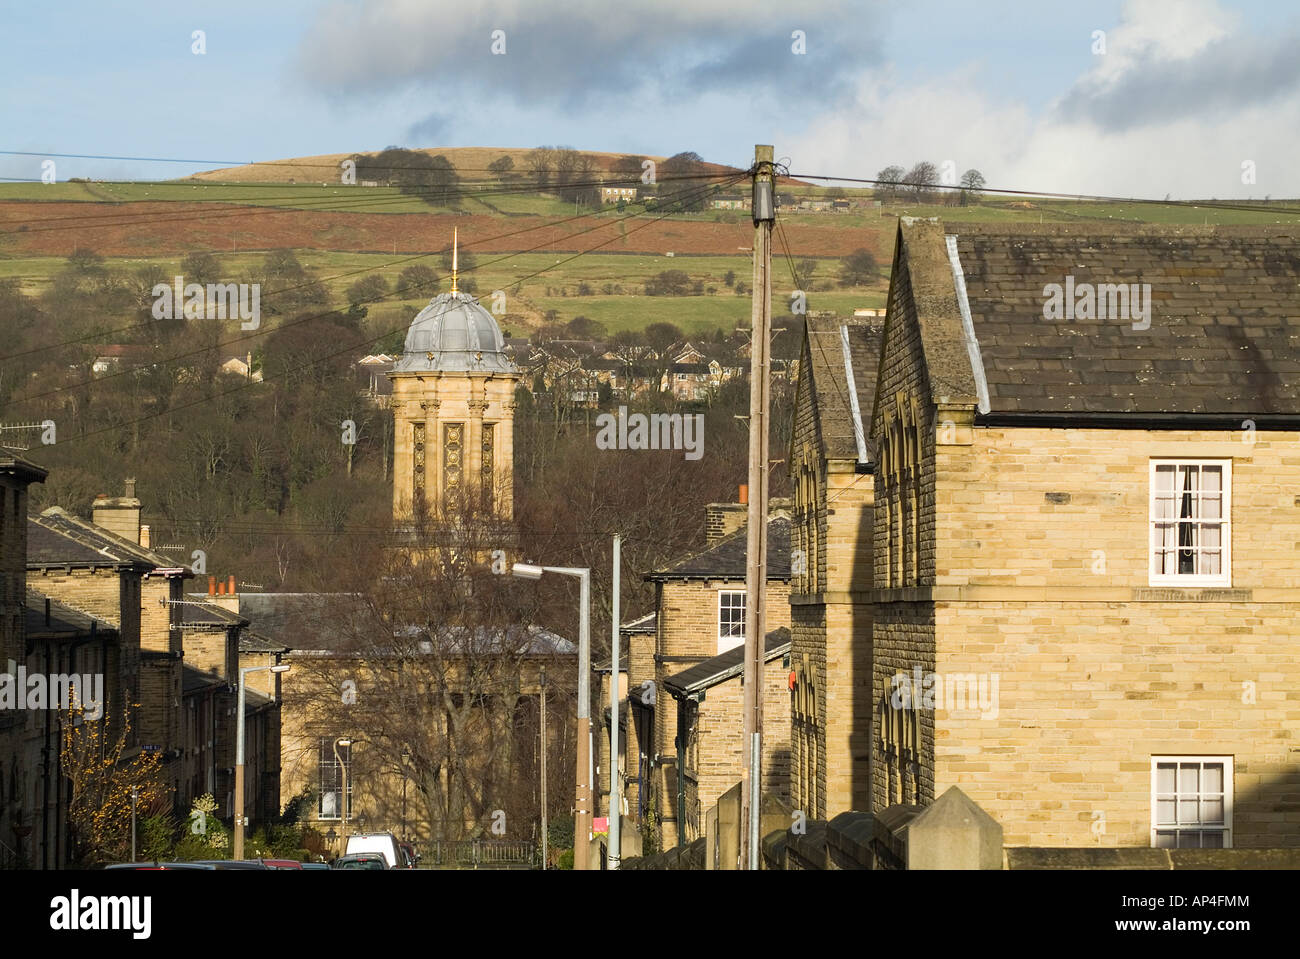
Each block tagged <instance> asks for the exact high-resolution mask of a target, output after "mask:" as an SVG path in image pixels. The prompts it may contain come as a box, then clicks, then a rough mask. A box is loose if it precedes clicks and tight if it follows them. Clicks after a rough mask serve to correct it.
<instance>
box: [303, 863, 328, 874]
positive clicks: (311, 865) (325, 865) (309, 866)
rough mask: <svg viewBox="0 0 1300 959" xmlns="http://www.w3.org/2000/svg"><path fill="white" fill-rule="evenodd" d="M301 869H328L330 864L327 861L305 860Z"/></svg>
mask: <svg viewBox="0 0 1300 959" xmlns="http://www.w3.org/2000/svg"><path fill="white" fill-rule="evenodd" d="M302 868H303V869H324V870H325V871H326V872H328V871H329V868H330V865H329V863H327V862H305V863H303V864H302Z"/></svg>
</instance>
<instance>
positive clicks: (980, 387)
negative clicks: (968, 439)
mask: <svg viewBox="0 0 1300 959" xmlns="http://www.w3.org/2000/svg"><path fill="white" fill-rule="evenodd" d="M944 242H945V243H947V245H948V262H949V263H951V264H952V285H953V288H954V289H955V290H956V291H957V305H958V306H959V307H960V308H961V331H962V334H963V335H964V336H965V338H966V352H967V354H969V356H970V368H971V372H972V373H974V374H975V395H976V396H977V397H978V398H979V409H980V412H981V413H987V412H988V411H989V408H990V407H989V384H988V381H987V380H985V379H984V358H983V357H982V356H980V344H979V340H977V339H975V322H974V321H973V320H972V319H971V315H970V301H969V300H968V299H966V273H965V271H964V270H963V269H962V268H961V258H960V257H958V256H957V237H956V236H955V235H954V234H951V233H950V234H948V235H947V236H945V237H944Z"/></svg>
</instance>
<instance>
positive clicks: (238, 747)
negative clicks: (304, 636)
mask: <svg viewBox="0 0 1300 959" xmlns="http://www.w3.org/2000/svg"><path fill="white" fill-rule="evenodd" d="M268 669H269V670H270V671H271V672H273V673H287V672H288V671H289V667H288V665H287V664H282V665H277V666H244V667H242V668H241V669H240V670H239V704H238V705H237V706H236V707H235V842H234V851H233V854H232V857H231V858H233V859H243V858H244V677H245V676H247V675H248V674H249V673H260V672H262V671H263V670H268Z"/></svg>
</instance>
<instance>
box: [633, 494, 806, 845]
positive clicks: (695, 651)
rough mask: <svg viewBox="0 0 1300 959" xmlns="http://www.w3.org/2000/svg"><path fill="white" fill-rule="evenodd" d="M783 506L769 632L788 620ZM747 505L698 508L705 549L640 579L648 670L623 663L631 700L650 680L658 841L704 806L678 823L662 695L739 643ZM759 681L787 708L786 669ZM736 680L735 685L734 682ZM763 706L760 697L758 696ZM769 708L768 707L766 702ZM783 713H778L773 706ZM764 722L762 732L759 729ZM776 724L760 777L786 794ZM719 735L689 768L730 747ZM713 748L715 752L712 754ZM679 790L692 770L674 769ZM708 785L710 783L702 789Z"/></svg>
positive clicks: (773, 560)
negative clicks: (650, 622)
mask: <svg viewBox="0 0 1300 959" xmlns="http://www.w3.org/2000/svg"><path fill="white" fill-rule="evenodd" d="M786 506H788V503H786V502H784V501H780V500H773V501H772V503H771V508H770V511H769V519H768V530H767V543H768V553H767V610H766V614H767V625H768V627H769V629H770V630H773V631H774V630H777V629H779V628H781V627H787V628H788V627H789V625H790V601H789V597H790V518H789V514H788V512H786V511H785V509H784V507H786ZM747 510H748V506H747V504H745V503H717V504H713V505H710V506H709V507H707V508H706V530H707V532H706V544H707V545H706V548H705V549H704V550H703V551H701V552H700V553H698V554H696V555H694V556H691V557H688V558H687V559H684V560H682V561H681V562H678V563H676V564H674V565H673V566H671V567H668V568H667V569H663V570H659V571H656V572H653V573H650V574H649V575H648V576H646V580H647V581H649V582H652V583H654V584H655V614H656V615H655V636H654V647H653V650H654V658H653V666H654V675H653V676H643V675H642V674H641V673H640V671H639V670H640V669H644V668H646V667H647V666H648V665H649V663H647V662H646V661H645V660H644V658H643V657H641V658H638V657H636V656H635V654H634V656H633V657H632V658H630V660H629V662H630V663H631V664H633V665H632V668H633V669H634V671H633V672H631V673H630V674H629V676H628V688H629V691H630V693H631V694H632V696H633V697H634V698H640V699H642V701H643V702H644V701H645V700H646V698H647V697H646V696H645V695H644V694H642V693H640V692H638V691H639V690H641V689H643V688H644V687H643V685H642V684H643V683H644V682H645V681H646V680H652V681H653V687H652V688H653V691H654V695H653V697H651V700H652V702H653V703H654V717H653V738H652V743H653V747H652V748H653V757H654V758H653V767H654V775H653V780H652V784H651V789H652V791H653V794H654V800H653V801H654V803H655V807H656V810H657V813H658V818H659V821H660V823H661V825H662V829H661V840H662V842H663V844H664V845H665V846H671V845H673V844H674V843H675V842H676V841H677V837H678V835H679V834H680V833H681V832H682V831H684V834H685V836H686V840H687V841H688V842H690V841H692V840H693V839H695V838H696V836H698V835H699V833H700V828H701V827H700V819H699V816H700V814H701V813H702V811H703V809H704V808H705V806H704V805H702V804H701V803H700V802H698V801H697V802H696V803H693V804H691V803H688V804H687V805H686V808H685V815H686V822H685V823H684V824H681V825H680V826H679V824H678V818H677V794H678V789H679V784H678V766H677V759H678V753H677V741H676V740H677V734H678V727H677V716H678V711H677V708H676V706H675V704H674V703H673V702H672V701H671V699H670V698H668V697H666V696H665V695H664V690H665V685H664V684H665V682H666V681H667V680H668V679H669V678H670V677H673V676H675V675H677V674H679V673H681V672H683V671H684V670H685V669H687V668H688V667H691V666H695V665H698V664H700V663H704V662H706V661H707V660H712V659H714V657H716V656H718V655H719V654H721V653H725V652H727V651H728V650H730V649H735V648H737V647H743V645H744V642H745V547H746V542H745V528H746V526H747V523H746V518H747V512H746V511H747ZM765 682H769V683H772V684H775V687H776V688H778V689H779V690H780V694H781V698H782V700H783V702H784V703H785V709H787V710H788V707H789V686H788V683H787V681H786V673H785V672H784V671H779V673H773V674H771V675H770V676H765ZM737 685H738V684H737ZM764 702H765V703H766V702H767V700H766V699H765V700H764ZM772 708H773V709H775V708H776V707H775V706H773V707H772ZM781 711H782V712H784V711H785V710H781ZM767 725H768V724H767V723H766V722H765V729H766V727H767ZM783 728H785V729H788V727H787V726H786V724H785V723H784V721H777V722H776V723H775V724H773V727H772V734H771V735H767V736H765V737H764V740H763V758H762V762H763V768H764V770H765V772H764V777H765V779H764V781H765V783H767V784H769V785H770V788H773V789H777V790H778V791H780V793H781V794H782V795H785V794H786V789H785V785H786V781H787V777H788V764H789V750H790V743H789V739H788V737H787V736H784V735H782V734H781V730H782V729H783ZM738 748H739V747H738V745H737V744H736V743H734V742H731V741H730V740H728V739H726V737H725V736H724V737H719V738H717V739H707V738H706V739H701V740H699V748H698V750H697V752H696V754H695V756H696V758H695V760H694V761H695V763H696V766H695V770H699V769H701V768H703V767H704V766H705V765H708V766H709V767H710V768H715V766H714V764H715V763H719V762H721V763H725V762H727V761H729V760H728V759H727V758H724V757H730V756H732V754H733V753H735V752H736V750H737V749H738ZM715 749H716V750H717V751H718V753H719V755H715V754H714V752H713V751H714V750H715ZM734 758H735V763H736V766H735V768H736V775H737V778H739V776H740V765H739V763H740V761H741V758H740V756H739V755H735V757H734ZM681 775H682V778H683V782H682V783H681V785H680V788H681V790H682V792H683V793H684V794H685V793H689V794H693V795H697V796H698V792H699V788H700V783H699V781H698V778H697V774H696V773H695V772H693V771H692V770H690V769H688V770H685V771H683V772H682V773H681ZM709 788H710V789H711V788H712V786H710V787H709Z"/></svg>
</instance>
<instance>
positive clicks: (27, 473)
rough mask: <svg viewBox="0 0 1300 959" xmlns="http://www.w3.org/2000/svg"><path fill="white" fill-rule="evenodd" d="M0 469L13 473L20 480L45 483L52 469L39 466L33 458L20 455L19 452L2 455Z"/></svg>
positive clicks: (29, 482)
mask: <svg viewBox="0 0 1300 959" xmlns="http://www.w3.org/2000/svg"><path fill="white" fill-rule="evenodd" d="M0 470H3V471H5V472H6V473H13V474H14V476H16V477H18V478H19V479H20V480H24V481H26V482H27V483H28V484H31V483H44V482H45V478H46V477H47V476H49V475H50V471H49V470H47V469H46V468H45V467H44V466H37V465H36V464H35V463H33V462H32V461H31V460H29V459H26V458H24V457H22V456H19V455H18V454H17V453H6V454H4V455H3V456H0Z"/></svg>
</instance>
